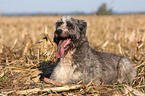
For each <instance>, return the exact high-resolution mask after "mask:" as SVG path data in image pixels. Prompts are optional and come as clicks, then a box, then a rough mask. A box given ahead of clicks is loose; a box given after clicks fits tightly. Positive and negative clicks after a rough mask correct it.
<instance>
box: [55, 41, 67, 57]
mask: <svg viewBox="0 0 145 96" xmlns="http://www.w3.org/2000/svg"><path fill="white" fill-rule="evenodd" d="M69 43H70V41H69V40H68V39H67V40H60V41H59V44H58V46H57V51H56V57H57V58H61V57H62V56H63V54H64V47H66V46H67V45H68V44H69Z"/></svg>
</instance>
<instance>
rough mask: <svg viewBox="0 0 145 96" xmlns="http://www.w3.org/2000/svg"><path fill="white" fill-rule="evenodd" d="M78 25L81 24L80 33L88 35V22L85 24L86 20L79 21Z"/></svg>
mask: <svg viewBox="0 0 145 96" xmlns="http://www.w3.org/2000/svg"><path fill="white" fill-rule="evenodd" d="M78 24H79V29H80V31H81V32H85V34H86V29H87V22H85V21H84V20H78Z"/></svg>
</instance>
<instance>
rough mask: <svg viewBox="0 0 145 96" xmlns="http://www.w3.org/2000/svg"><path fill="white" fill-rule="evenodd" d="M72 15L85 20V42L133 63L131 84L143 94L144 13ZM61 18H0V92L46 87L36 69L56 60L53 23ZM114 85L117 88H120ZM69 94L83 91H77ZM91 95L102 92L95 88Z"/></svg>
mask: <svg viewBox="0 0 145 96" xmlns="http://www.w3.org/2000/svg"><path fill="white" fill-rule="evenodd" d="M72 17H74V18H76V19H83V20H85V21H86V22H87V24H88V27H87V37H88V41H89V42H90V46H92V47H93V48H94V49H95V50H98V51H103V52H109V53H114V54H117V55H123V56H125V57H127V58H129V59H130V60H131V61H132V62H133V64H134V65H135V66H136V69H137V70H138V76H137V78H136V80H135V81H134V83H133V84H132V85H131V86H132V87H134V90H139V92H142V93H144V92H145V43H144V42H145V15H144V14H142V15H116V16H72ZM60 18H61V16H22V17H2V16H1V17H0V94H2V95H4V94H11V95H17V94H18V93H17V92H18V91H20V90H28V89H33V88H37V87H39V88H40V87H41V88H43V87H45V86H48V85H47V84H45V85H44V84H42V83H41V82H40V81H39V77H40V76H38V74H39V73H40V71H39V70H37V68H38V67H40V66H41V67H42V66H43V67H45V65H47V61H48V60H51V61H55V56H54V53H55V49H56V46H55V44H53V43H52V42H51V40H53V32H54V30H55V22H56V21H57V20H58V19H60ZM46 28H47V30H45V31H46V33H44V29H46ZM44 37H47V39H48V41H47V40H46V38H44ZM44 61H45V63H42V62H44ZM121 86H123V85H121ZM114 88H116V89H117V90H118V89H119V88H122V87H118V86H117V87H114ZM49 93H50V94H51V92H49ZM68 93H69V92H68ZM68 93H65V94H68ZM70 93H71V94H85V93H81V92H80V91H79V92H78V91H77V93H74V92H70ZM29 94H30V95H31V94H33V93H29ZM40 94H45V93H43V92H42V93H40ZM47 94H48V93H47ZM56 94H58V93H57V92H56ZM61 94H63V93H61ZM92 94H98V95H99V94H101V93H100V91H96V92H94V93H93V92H92ZM122 94H123V93H122ZM126 94H131V92H128V93H126ZM124 95H125V93H124Z"/></svg>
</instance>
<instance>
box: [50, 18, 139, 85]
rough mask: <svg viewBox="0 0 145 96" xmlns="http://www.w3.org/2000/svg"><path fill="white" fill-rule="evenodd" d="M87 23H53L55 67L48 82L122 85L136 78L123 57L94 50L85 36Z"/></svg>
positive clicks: (74, 21) (62, 21)
mask: <svg viewBox="0 0 145 96" xmlns="http://www.w3.org/2000/svg"><path fill="white" fill-rule="evenodd" d="M86 27H87V23H86V22H85V21H84V20H77V19H73V18H70V17H63V18H62V19H61V20H58V21H57V22H56V31H55V32H54V42H55V43H56V44H57V52H56V57H57V58H58V62H57V65H56V67H55V69H54V71H53V73H52V75H51V76H50V78H51V79H53V80H55V81H57V82H60V83H63V84H72V83H77V82H79V81H81V80H82V81H83V83H89V82H90V81H91V80H93V82H94V83H96V84H100V81H102V84H113V83H115V82H120V83H126V82H128V81H130V82H131V81H132V80H133V79H134V78H135V76H136V70H135V68H134V66H133V64H132V63H131V62H130V61H129V60H128V59H127V58H125V57H123V56H117V55H114V54H110V53H104V52H97V51H94V50H93V49H92V48H91V47H90V46H89V43H88V40H87V37H86Z"/></svg>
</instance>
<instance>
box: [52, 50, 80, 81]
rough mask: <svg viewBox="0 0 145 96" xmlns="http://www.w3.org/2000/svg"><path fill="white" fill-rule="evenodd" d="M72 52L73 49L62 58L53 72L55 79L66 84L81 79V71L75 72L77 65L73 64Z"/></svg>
mask: <svg viewBox="0 0 145 96" xmlns="http://www.w3.org/2000/svg"><path fill="white" fill-rule="evenodd" d="M72 54H73V51H70V52H68V53H67V55H66V56H65V58H62V59H61V60H60V62H59V64H58V65H57V67H56V68H55V70H54V73H53V75H54V80H55V81H57V82H60V83H63V84H66V83H69V82H71V81H75V80H78V79H79V76H80V73H78V72H77V73H74V70H75V69H76V67H75V66H72V63H73V61H72V60H73V58H72Z"/></svg>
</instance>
